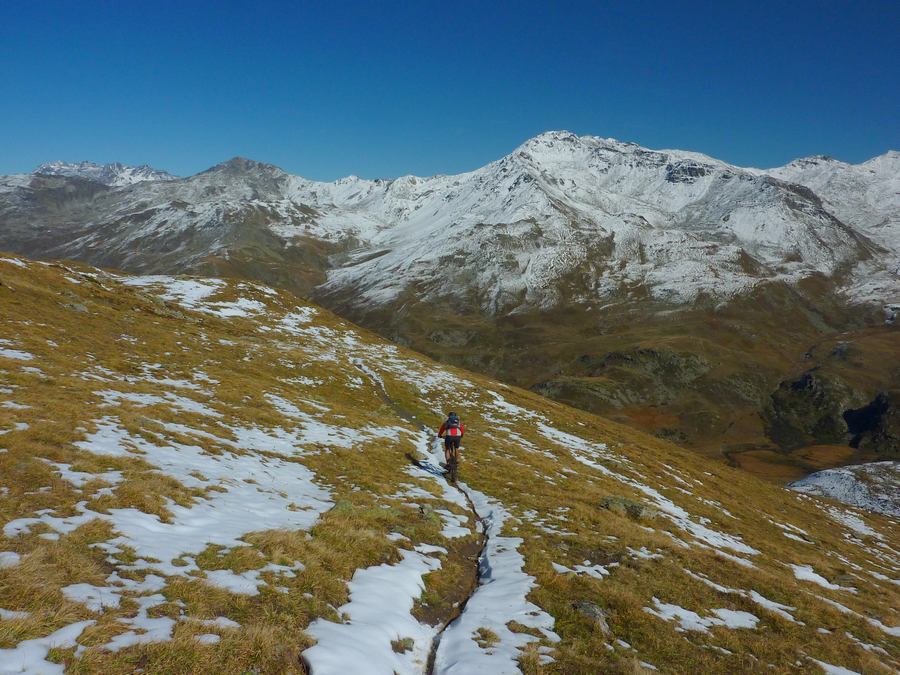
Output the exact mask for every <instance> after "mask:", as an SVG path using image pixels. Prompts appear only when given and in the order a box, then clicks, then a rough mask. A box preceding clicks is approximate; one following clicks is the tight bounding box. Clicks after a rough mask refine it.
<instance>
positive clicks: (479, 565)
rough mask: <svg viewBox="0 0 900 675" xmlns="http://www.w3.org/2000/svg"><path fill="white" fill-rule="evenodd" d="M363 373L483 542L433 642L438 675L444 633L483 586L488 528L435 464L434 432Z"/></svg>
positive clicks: (420, 461)
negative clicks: (409, 428)
mask: <svg viewBox="0 0 900 675" xmlns="http://www.w3.org/2000/svg"><path fill="white" fill-rule="evenodd" d="M357 366H358V367H359V369H360V370H361V371H362V372H363V373H364V374H365V375H366V377H367V378H368V379H369V380H370V381H371V382H372V384H373V385H374V386H375V389H376V391H377V392H378V395H379V397H380V398H381V400H382V401H383V402H384V403H385V404H386V405H388V406H389V407H390V408H391V410H393V411H394V413H395V414H396V415H397V416H398V417H400V418H401V419H403V420H404V421H406V422H407V423H409V424H411V425H413V426H414V427H416V428H417V429H419V431H420V432H421V433H422V434H423V437H422V447H420V448H419V452H420V453H421V454H423V455H424V457H420V458H417V457H413V456H412V455H407V456H408V457H409V459H410V461H411V462H412V463H413V465H415V466H416V467H418V468H419V469H422V470H423V471H426V472H428V473H429V474H431V475H432V476H434V477H435V478H436V479H438V480H441V481H443V482H444V483H445V484H446V486H447V488H448V489H451V490H456V491H457V492H458V493H459V494H461V495H462V496H463V498H464V499H465V502H466V504H468V509H469V512H470V514H471V516H472V518H473V519H474V521H475V523H476V530H477V533H478V535H479V539H480V546H479V550H478V555H477V556H476V558H475V564H474V566H473V567H472V568H470V573H469V574H467V575H466V577H465V578H464V579H460V580H459V583H460V584H461V585H463V586H464V587H465V589H466V592H465V595H464V597H463V599H462V600H461V601H459V602H458V603H456V604H455V605H454V606H453V609H452V612H451V613H450V614H449V615H448V616H446V617H444V618H443V619H442V621H441V622H440V624H439V626H440V627H439V628H438V630H437V632H436V633H435V635H434V638H433V639H432V642H431V651H430V652H429V654H428V664H427V666H426V669H425V672H426V673H427V675H433V674H434V662H435V657H436V655H437V650H438V647H439V646H440V643H441V637H442V636H443V635H444V631H446V630H447V628H448V627H449V626H450V625H451V624H452V623H453V622H454V621H456V619H458V618H459V616H460V615H461V614H462V613H463V611H464V610H465V608H466V605H467V604H468V602H469V600H470V599H471V598H472V596H473V595H474V593H475V591H476V589H477V588H478V586H479V584H480V583H481V579H482V570H483V561H484V556H485V549H486V548H487V544H488V536H489V535H488V528H487V526H486V525H485V523H484V520H483V518H482V516H481V515H480V514H479V513H478V510H477V509H476V508H475V504H474V503H473V502H472V498H471V497H470V496H469V493H468V490H465V489H463V488H462V487H460V485H464V484H463V483H459V484H454V483H451V482H450V481H448V480H447V477H446V475H445V473H444V472H443V471H442V470H441V468H440V466H439V465H438V464H437V462H436V461H433V460H434V455H435V453H436V452H439V448H438V447H435V449H434V450H433V451H432V450H429V439H430V437H431V436H432V435H433V433H434V432H433V431H432V430H431V429H429V428H428V427H427V426H425V425H424V424H422V423H421V422H420V421H419V420H418V419H417V418H416V416H415V415H413V414H412V413H411V412H409V411H408V410H406V409H404V408H403V407H402V406H401V405H400V404H399V403H397V401H395V400H394V399H393V398H391V396H390V394H388V392H387V391H386V390H385V388H384V384H383V383H382V382H381V381H380V380H379V379H378V378H377V377H374V376H373V375H372V373H371V372H369V371H368V370H367V369H366V368H364V367H362V366H361V365H360V364H357Z"/></svg>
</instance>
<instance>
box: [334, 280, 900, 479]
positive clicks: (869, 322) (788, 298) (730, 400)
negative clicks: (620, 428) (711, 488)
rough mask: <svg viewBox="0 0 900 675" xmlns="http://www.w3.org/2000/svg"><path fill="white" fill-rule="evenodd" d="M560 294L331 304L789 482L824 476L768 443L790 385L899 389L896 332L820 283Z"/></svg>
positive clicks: (464, 360) (436, 351)
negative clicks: (739, 291) (774, 412)
mask: <svg viewBox="0 0 900 675" xmlns="http://www.w3.org/2000/svg"><path fill="white" fill-rule="evenodd" d="M560 288H561V289H563V292H564V293H566V295H565V296H564V298H565V299H564V303H563V306H561V307H557V308H551V309H546V310H541V311H530V312H528V311H526V312H516V313H514V314H509V315H505V316H500V317H496V318H490V317H485V316H483V315H481V314H480V313H478V312H477V311H475V310H471V311H467V312H464V313H454V311H453V309H454V308H459V307H467V308H473V307H477V306H479V302H480V300H481V299H479V298H474V297H473V298H448V299H447V300H446V302H436V303H429V304H425V303H422V302H420V301H418V300H417V299H416V297H415V294H414V293H413V292H410V293H409V294H407V295H405V296H403V297H401V298H399V299H398V300H397V301H396V302H395V303H393V304H392V305H390V306H388V307H386V308H379V307H376V306H371V307H365V308H359V307H357V306H355V305H354V298H353V297H344V296H342V295H341V294H340V293H337V294H334V295H327V296H324V297H323V298H322V301H323V302H324V304H326V305H327V306H329V307H333V308H335V309H336V310H337V311H338V312H339V313H340V314H342V315H343V316H347V317H349V318H351V319H353V320H356V321H358V322H360V323H362V324H363V325H366V326H371V327H373V328H375V329H377V330H378V331H379V332H380V333H381V334H383V335H385V336H387V337H388V338H389V339H392V340H394V341H399V342H402V343H403V344H407V345H409V346H410V347H411V348H413V349H416V350H418V351H420V352H422V353H425V354H429V355H431V356H433V357H435V358H437V359H439V360H441V361H443V362H445V363H453V364H458V365H460V366H463V367H467V368H471V369H473V370H476V371H478V372H482V373H487V374H490V375H492V376H495V377H498V378H500V379H502V380H503V381H506V382H509V383H512V384H515V385H518V386H521V387H526V388H531V389H534V390H536V391H538V392H540V393H541V394H544V395H546V396H548V397H550V398H552V399H554V400H557V401H560V402H562V403H566V404H568V405H572V406H576V407H579V408H581V409H584V410H587V411H589V412H593V413H596V414H599V415H602V416H604V417H607V418H610V419H613V420H616V421H619V422H623V423H625V424H628V425H630V426H633V427H636V428H638V429H641V430H643V431H647V432H649V433H651V434H654V435H657V436H659V437H661V438H666V439H668V440H671V441H673V442H676V443H678V444H680V445H684V446H685V447H689V448H692V449H694V450H697V451H699V452H701V453H702V454H704V455H706V456H709V457H712V458H716V459H727V460H728V461H729V463H731V464H732V465H739V466H741V467H742V468H745V469H748V470H750V471H751V472H752V473H754V474H756V475H758V476H760V477H763V478H766V479H770V480H774V481H775V482H781V483H784V482H786V481H788V480H791V479H793V478H795V477H797V476H798V475H805V474H806V473H809V471H810V469H811V468H812V467H813V466H815V463H813V464H811V463H810V462H809V461H807V459H806V458H804V456H803V455H804V452H803V451H802V450H801V451H799V452H785V451H784V450H783V449H781V448H779V447H778V446H777V445H776V444H775V443H774V442H773V441H772V439H771V438H769V437H768V436H767V434H766V429H765V423H764V419H763V415H762V413H763V411H764V410H765V409H766V406H767V404H768V402H769V400H770V397H771V394H772V393H773V392H774V391H776V390H777V389H778V386H779V383H780V382H781V381H782V380H789V379H793V378H795V377H797V376H799V375H800V374H801V373H802V372H804V371H805V370H808V369H810V368H813V367H816V366H819V365H823V367H824V368H825V370H826V371H827V372H829V373H831V374H832V375H833V377H834V378H836V380H837V381H839V382H842V383H843V384H844V385H845V386H846V388H847V389H848V390H849V392H850V393H849V399H848V400H847V401H845V403H846V405H847V406H850V407H857V406H862V405H864V404H865V403H868V402H869V401H870V400H872V399H873V398H874V397H875V395H876V394H877V393H878V392H880V391H889V390H891V389H896V388H897V387H898V386H900V369H898V368H896V367H895V368H890V367H885V366H884V365H881V366H880V367H872V366H873V364H887V363H890V362H891V361H894V360H896V359H897V357H898V354H900V333H898V331H897V329H896V328H889V327H886V326H884V325H879V324H881V323H882V317H881V315H880V314H879V313H878V312H874V311H873V312H871V313H870V314H869V313H865V312H862V311H861V310H860V309H859V308H856V309H851V308H848V307H846V306H845V305H843V304H842V303H841V302H839V301H838V299H837V297H836V296H835V294H834V290H833V288H831V287H830V285H829V283H828V282H827V281H826V280H823V279H817V278H813V279H808V280H806V281H805V282H804V283H802V284H800V285H799V286H798V287H797V288H792V287H788V286H785V285H784V284H764V285H761V286H760V287H759V288H757V289H755V290H754V291H753V292H752V293H750V294H749V295H747V296H746V297H744V296H742V297H738V298H736V299H734V300H733V301H731V302H727V303H711V302H703V301H700V302H698V303H696V304H695V305H692V306H687V307H685V306H672V305H667V304H665V303H661V302H655V301H652V300H651V299H650V298H648V297H645V294H646V289H641V288H636V289H630V290H629V289H622V291H621V296H620V297H616V296H613V297H611V298H604V300H603V302H602V303H599V302H597V301H595V300H593V299H592V298H594V296H595V295H596V294H595V293H591V292H589V290H588V289H585V288H581V287H580V286H578V284H577V282H576V281H572V282H571V284H570V285H569V286H566V285H565V284H561V285H560ZM566 289H567V290H566ZM642 293H643V294H644V295H642ZM837 342H849V343H851V344H852V345H853V354H854V359H855V363H856V367H854V364H852V363H850V364H848V363H843V364H834V363H832V361H833V359H831V360H829V359H828V351H827V349H826V346H825V345H827V344H834V343H837ZM810 352H812V354H813V357H812V358H810V357H809V356H808V354H809V353H810ZM813 444H814V442H813ZM744 453H750V455H749V456H748V457H746V458H745V457H743V454H744ZM871 456H872V453H870V454H869V455H860V454H859V453H857V454H856V455H854V454H853V453H851V452H847V453H843V454H841V453H837V454H835V453H830V454H828V455H827V456H825V455H823V456H822V458H823V465H824V466H835V465H838V464H841V463H846V462H845V461H842V459H843V460H849V459H851V458H852V459H856V460H863V459H867V458H869V457H871ZM828 460H835V461H833V462H832V461H828Z"/></svg>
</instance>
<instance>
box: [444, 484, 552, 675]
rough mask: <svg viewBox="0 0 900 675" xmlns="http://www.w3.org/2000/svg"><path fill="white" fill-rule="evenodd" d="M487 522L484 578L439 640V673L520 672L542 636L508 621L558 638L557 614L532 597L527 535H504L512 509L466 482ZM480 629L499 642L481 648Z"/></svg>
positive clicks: (467, 490)
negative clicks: (524, 547)
mask: <svg viewBox="0 0 900 675" xmlns="http://www.w3.org/2000/svg"><path fill="white" fill-rule="evenodd" d="M460 489H462V490H463V491H464V492H465V493H466V494H467V495H468V497H469V499H470V500H471V502H472V504H473V505H474V507H475V510H476V512H477V513H478V514H479V516H480V517H481V519H482V521H483V522H484V524H485V529H486V532H487V535H488V539H487V545H486V547H485V551H484V553H483V555H482V559H481V561H480V570H481V572H480V582H479V585H478V587H477V588H476V589H475V592H474V593H473V594H472V595H471V597H470V598H469V601H468V602H467V603H466V607H465V609H464V610H463V613H462V614H461V615H460V616H459V617H457V619H456V620H455V621H453V623H451V624H450V625H449V626H447V628H446V630H445V631H444V633H443V634H442V636H441V641H440V643H439V644H438V648H437V653H436V655H435V661H434V672H435V673H436V674H438V675H440V674H442V673H479V672H483V673H517V672H519V669H518V658H519V656H520V655H521V652H520V650H521V649H522V647H524V646H525V645H527V644H528V643H530V642H534V641H536V640H537V638H536V637H535V636H533V635H529V634H527V633H514V632H513V631H511V630H509V628H508V626H507V624H508V623H509V622H510V621H517V622H519V623H521V624H523V625H525V626H527V627H529V628H534V629H537V630H538V631H540V632H541V633H542V634H543V635H544V637H545V638H546V639H548V640H551V641H553V642H556V641H558V640H559V636H557V635H556V633H554V632H553V624H554V620H553V617H552V616H551V615H549V614H547V613H546V612H545V611H544V610H542V609H541V608H540V607H538V606H537V605H535V604H534V603H532V602H529V601H528V594H529V593H530V592H531V589H532V588H533V587H534V583H535V582H534V578H533V577H531V576H529V575H528V574H527V573H525V571H524V569H523V568H524V566H525V559H524V558H523V556H522V554H521V553H519V550H518V547H519V545H520V544H521V543H522V539H521V538H518V537H504V536H501V534H500V533H501V532H502V530H503V525H504V523H505V522H506V521H507V519H508V518H509V517H510V515H509V512H508V511H507V510H506V509H505V508H504V507H503V506H502V505H501V504H500V503H499V502H497V501H496V500H494V499H491V498H490V497H488V496H487V495H485V494H483V493H481V492H478V491H477V490H473V489H471V488H469V487H467V486H465V485H463V484H460ZM479 628H487V629H489V630H491V631H493V632H494V633H495V634H496V635H497V636H498V638H499V642H498V643H497V644H495V645H493V646H492V647H491V648H490V649H482V648H481V647H479V646H478V643H477V642H476V641H475V639H476V637H477V632H478V629H479Z"/></svg>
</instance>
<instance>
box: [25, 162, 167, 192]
mask: <svg viewBox="0 0 900 675" xmlns="http://www.w3.org/2000/svg"><path fill="white" fill-rule="evenodd" d="M34 173H35V174H45V175H48V176H70V177H74V178H84V179H85V180H92V181H95V182H97V183H102V184H103V185H109V186H112V187H121V186H123V185H133V184H135V183H143V182H144V181H154V180H176V179H177V176H173V175H172V174H170V173H168V172H166V171H160V170H159V169H154V168H153V167H152V166H148V165H146V164H142V165H141V166H127V165H125V164H120V163H119V162H113V163H111V164H95V163H94V162H75V163H73V162H47V163H45V164H41V165H40V166H39V167H38V168H36V169H35V170H34Z"/></svg>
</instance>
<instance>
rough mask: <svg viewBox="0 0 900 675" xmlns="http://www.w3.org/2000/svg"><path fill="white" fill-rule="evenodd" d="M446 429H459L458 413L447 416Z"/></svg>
mask: <svg viewBox="0 0 900 675" xmlns="http://www.w3.org/2000/svg"><path fill="white" fill-rule="evenodd" d="M446 428H447V429H459V415H452V416H450V417H448V418H447V425H446Z"/></svg>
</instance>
